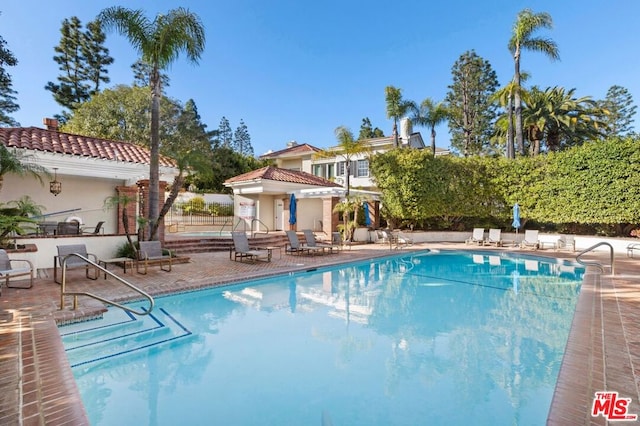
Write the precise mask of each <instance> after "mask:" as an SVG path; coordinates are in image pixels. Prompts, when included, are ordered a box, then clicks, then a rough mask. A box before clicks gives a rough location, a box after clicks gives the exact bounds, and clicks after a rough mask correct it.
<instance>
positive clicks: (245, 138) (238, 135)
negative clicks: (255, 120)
mask: <svg viewBox="0 0 640 426" xmlns="http://www.w3.org/2000/svg"><path fill="white" fill-rule="evenodd" d="M233 148H234V150H235V151H236V152H237V153H239V154H242V155H245V156H247V157H253V147H252V146H251V136H250V135H249V130H247V125H246V124H244V121H243V120H242V119H240V125H239V126H238V128H236V131H235V132H234V134H233Z"/></svg>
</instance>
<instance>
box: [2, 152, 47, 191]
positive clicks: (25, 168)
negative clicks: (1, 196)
mask: <svg viewBox="0 0 640 426" xmlns="http://www.w3.org/2000/svg"><path fill="white" fill-rule="evenodd" d="M8 173H13V174H16V175H18V176H26V175H31V176H33V177H34V178H36V179H37V180H39V181H40V183H41V184H42V183H43V180H42V176H40V175H41V174H44V175H46V176H49V175H50V174H49V172H48V171H47V169H46V168H44V167H42V166H40V165H38V164H36V163H35V157H34V156H33V155H30V154H25V153H23V152H22V151H18V150H9V149H8V148H7V147H6V146H4V145H2V144H0V190H2V185H3V184H4V176H5V175H6V174H8Z"/></svg>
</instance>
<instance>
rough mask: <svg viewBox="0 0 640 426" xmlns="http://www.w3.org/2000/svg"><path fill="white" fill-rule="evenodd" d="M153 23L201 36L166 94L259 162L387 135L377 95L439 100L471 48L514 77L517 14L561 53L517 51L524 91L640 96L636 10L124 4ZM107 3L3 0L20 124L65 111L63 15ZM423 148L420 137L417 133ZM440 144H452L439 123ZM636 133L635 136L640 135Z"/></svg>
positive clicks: (124, 74)
mask: <svg viewBox="0 0 640 426" xmlns="http://www.w3.org/2000/svg"><path fill="white" fill-rule="evenodd" d="M124 3H125V4H124V6H126V7H128V8H132V9H143V10H144V11H145V12H146V13H147V16H148V17H150V18H153V17H154V16H155V15H156V14H158V13H163V12H166V11H168V10H170V9H172V8H175V7H178V6H183V7H187V8H188V9H189V10H191V11H192V12H195V13H196V14H198V15H199V16H200V18H201V19H202V21H203V23H204V25H205V27H206V35H207V41H206V50H205V52H204V54H203V56H202V59H201V61H200V63H199V65H197V66H194V65H191V64H189V63H188V62H187V61H186V59H185V58H184V55H183V56H181V57H180V58H179V59H178V60H177V61H176V62H175V63H174V65H173V66H172V67H171V69H169V70H168V74H169V76H170V78H171V85H170V87H169V88H168V89H167V94H168V95H169V96H171V97H173V98H176V99H178V100H180V101H182V102H185V101H187V100H188V99H190V98H192V99H194V100H195V102H196V105H197V106H198V110H199V112H200V115H201V117H202V121H203V122H204V123H205V124H207V125H208V128H209V129H217V128H218V124H219V122H220V119H221V118H222V116H226V117H227V118H228V119H229V121H230V124H231V127H232V129H233V130H235V128H236V127H237V126H238V123H239V121H240V119H243V120H244V122H245V123H246V125H247V127H248V130H249V133H250V135H251V142H252V145H253V147H254V150H255V153H256V154H257V155H259V154H262V153H264V152H266V151H267V150H269V149H272V150H278V149H282V148H284V147H285V144H286V143H287V142H288V141H290V140H296V141H298V142H299V143H305V142H306V143H310V144H312V145H315V146H317V147H321V148H324V147H329V146H332V145H335V144H336V138H335V134H334V130H335V128H336V127H338V126H341V125H344V126H347V127H349V128H350V129H351V130H352V131H353V133H354V134H355V135H356V136H357V134H358V131H359V129H360V124H361V121H362V118H364V117H369V118H370V120H371V122H372V124H373V126H374V127H379V128H381V129H382V130H383V131H384V132H385V134H390V133H391V127H392V122H391V120H389V119H387V118H386V110H385V99H384V88H385V87H386V86H388V85H393V86H396V87H399V88H401V89H402V93H403V96H404V98H405V99H411V100H414V101H416V102H420V101H422V100H423V99H424V98H426V97H431V98H433V99H435V100H441V99H443V98H444V96H445V94H446V92H447V86H448V85H449V84H451V67H452V65H453V63H454V62H455V61H456V60H457V59H458V58H459V57H460V55H461V54H462V53H464V52H465V51H467V50H471V49H474V50H475V51H476V53H477V54H478V55H480V56H482V57H483V58H484V59H486V60H488V61H489V62H490V63H491V65H492V67H493V68H494V70H495V71H496V73H497V75H498V79H499V82H500V85H501V86H502V85H504V84H506V83H508V81H509V80H510V79H511V77H512V74H513V60H512V58H511V56H510V54H509V51H508V49H507V42H508V40H509V37H510V35H511V28H512V25H513V23H514V21H515V18H516V15H517V13H518V12H519V11H520V10H522V9H525V8H530V9H532V10H533V11H534V12H548V13H550V14H551V16H552V18H553V21H554V29H552V30H550V31H547V30H545V31H544V32H543V33H542V34H544V35H546V36H548V37H550V38H552V39H553V40H555V41H556V42H557V44H558V47H559V49H560V57H561V60H560V61H559V62H552V61H550V60H549V59H547V58H546V57H544V56H543V55H541V54H539V53H534V52H525V53H524V54H523V58H522V70H523V71H527V72H529V73H530V74H531V79H530V80H529V81H528V84H530V85H538V86H540V87H542V88H546V87H549V86H556V85H557V86H562V87H564V88H566V89H570V88H575V89H576V96H578V97H582V96H591V97H592V98H593V99H603V98H604V97H605V95H606V92H607V89H608V88H609V87H610V86H612V85H620V86H623V87H626V88H627V89H628V90H629V91H630V93H631V94H632V95H633V97H634V101H635V103H636V104H638V100H639V98H640V80H639V77H638V76H639V74H638V70H639V69H640V55H638V52H639V47H640V31H639V30H638V27H637V19H638V17H639V16H640V2H639V1H637V0H614V1H610V2H604V1H601V0H554V1H546V0H543V1H533V2H532V1H529V2H526V1H520V0H510V1H505V0H494V1H491V2H484V1H471V0H449V1H446V2H432V1H424V0H396V1H394V2H389V1H380V0H370V1H350V0H325V1H321V2H311V1H309V2H306V1H299V0H296V1H293V0H273V1H268V2H267V1H260V0H233V1H219V0H201V1H195V0H183V1H180V2H178V1H175V0H174V1H166V0H155V1H150V0H147V1H142V0H135V1H127V2H124ZM116 4H117V3H113V2H108V1H103V0H91V1H87V0H57V1H55V2H44V1H39V0H38V1H36V0H21V1H18V0H5V1H3V2H2V4H0V12H1V13H2V14H1V15H0V35H1V36H2V37H3V38H4V39H5V41H6V42H7V46H8V48H9V49H10V50H11V51H12V52H13V53H14V55H15V56H16V57H17V59H18V61H19V64H18V66H17V67H12V68H10V69H9V72H10V73H11V75H12V76H13V84H14V89H15V90H17V91H18V103H19V104H20V107H21V109H20V111H18V112H16V113H15V114H13V117H14V118H15V119H16V120H17V121H19V122H20V123H21V125H22V126H38V127H42V126H43V125H42V119H43V118H44V117H51V116H53V115H54V114H56V113H59V112H60V111H61V107H60V106H59V105H57V104H56V103H55V102H54V100H53V97H52V96H51V93H50V92H47V91H45V90H44V86H45V84H46V83H47V82H48V81H54V82H56V81H57V76H58V74H59V71H58V65H57V64H56V63H55V62H54V61H53V59H52V57H53V55H54V50H53V48H54V46H56V45H57V44H58V43H59V41H60V32H59V31H60V25H61V23H62V20H63V19H64V18H68V17H71V16H77V17H78V18H80V20H81V21H82V23H83V25H86V24H87V23H88V22H89V21H91V20H93V19H95V17H96V15H97V14H98V13H99V12H100V11H101V10H102V9H103V8H105V7H109V6H113V5H116ZM106 46H107V47H108V48H109V49H110V54H111V56H112V57H114V59H115V62H114V64H112V65H111V66H110V68H109V76H110V78H111V83H110V84H109V86H111V85H115V84H131V83H132V74H131V69H130V65H131V64H132V63H133V62H135V60H136V59H137V54H136V52H135V51H134V50H133V48H132V47H131V46H130V45H129V43H128V42H127V41H126V39H125V38H124V37H122V36H120V35H118V34H116V33H109V34H108V35H107V42H106ZM416 130H419V131H421V132H422V134H423V137H424V138H425V141H426V142H427V143H428V137H427V136H428V130H427V129H422V128H417V129H416ZM437 130H438V136H437V145H438V146H440V147H448V145H449V136H448V133H447V128H446V126H443V127H441V128H439V129H437ZM637 130H639V129H637V128H636V131H637Z"/></svg>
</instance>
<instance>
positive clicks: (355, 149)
mask: <svg viewBox="0 0 640 426" xmlns="http://www.w3.org/2000/svg"><path fill="white" fill-rule="evenodd" d="M335 133H336V138H337V139H338V146H337V147H335V148H331V149H324V150H321V151H318V152H317V153H316V154H315V157H316V158H334V157H342V158H344V161H345V165H344V168H345V169H344V170H345V175H346V176H345V183H346V188H347V191H346V195H345V196H346V197H347V198H348V197H349V189H350V182H349V175H350V173H349V171H350V169H351V161H352V160H353V159H354V158H355V157H357V156H360V155H362V154H368V153H369V152H370V151H371V150H370V149H369V146H368V145H366V144H365V143H364V142H362V141H359V140H356V139H355V138H354V136H353V133H352V132H351V130H349V128H348V127H345V126H339V127H337V128H336V130H335Z"/></svg>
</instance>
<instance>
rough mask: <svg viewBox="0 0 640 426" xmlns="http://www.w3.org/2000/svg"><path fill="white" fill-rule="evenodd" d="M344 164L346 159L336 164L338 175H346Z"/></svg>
mask: <svg viewBox="0 0 640 426" xmlns="http://www.w3.org/2000/svg"><path fill="white" fill-rule="evenodd" d="M344 165H345V162H344V161H339V162H338V163H337V164H336V166H337V169H338V171H337V172H336V176H344Z"/></svg>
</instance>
